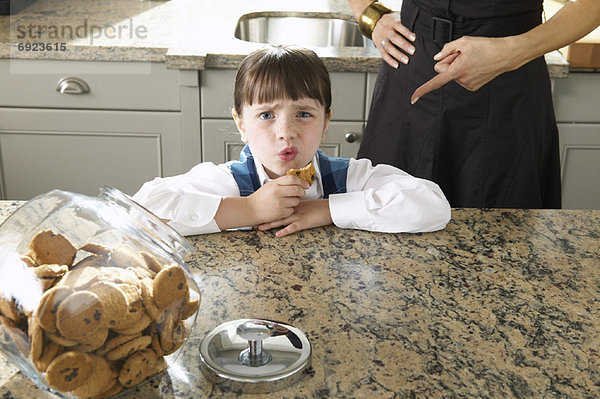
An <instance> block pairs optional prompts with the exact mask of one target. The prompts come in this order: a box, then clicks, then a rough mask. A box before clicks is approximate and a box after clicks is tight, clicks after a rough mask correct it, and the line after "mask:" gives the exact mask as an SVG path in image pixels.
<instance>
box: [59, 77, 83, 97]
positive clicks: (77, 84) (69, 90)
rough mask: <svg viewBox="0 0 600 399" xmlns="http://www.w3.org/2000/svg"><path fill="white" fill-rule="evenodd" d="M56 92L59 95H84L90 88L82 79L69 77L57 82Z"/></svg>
mask: <svg viewBox="0 0 600 399" xmlns="http://www.w3.org/2000/svg"><path fill="white" fill-rule="evenodd" d="M56 91H57V92H59V93H60V94H85V93H89V92H90V86H88V84H87V83H85V81H83V80H82V79H79V78H76V77H73V76H69V77H66V78H62V79H61V80H59V81H58V83H57V84H56Z"/></svg>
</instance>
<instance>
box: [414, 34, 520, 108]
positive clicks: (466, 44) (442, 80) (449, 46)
mask: <svg viewBox="0 0 600 399" xmlns="http://www.w3.org/2000/svg"><path fill="white" fill-rule="evenodd" d="M433 59H434V60H435V61H437V63H436V64H435V65H434V67H433V69H434V70H435V71H436V72H437V73H438V74H437V75H436V76H434V77H433V78H432V79H430V80H429V81H427V82H425V83H424V84H423V85H421V86H420V87H419V88H417V90H415V92H414V93H413V95H412V96H411V98H410V102H411V103H412V104H414V103H416V102H417V100H418V99H419V98H421V97H423V96H424V95H425V94H427V93H429V92H431V91H433V90H437V89H439V88H440V87H442V86H444V85H445V84H446V83H448V82H451V81H453V80H455V81H456V82H457V83H458V84H459V85H461V86H462V87H464V88H465V89H467V90H469V91H476V90H479V88H481V86H483V85H484V84H486V83H488V82H489V81H491V80H492V79H494V78H495V77H496V76H498V75H500V74H501V73H503V72H506V71H509V70H512V69H514V68H513V67H512V66H511V64H510V59H511V52H510V50H509V47H508V42H507V41H506V39H505V38H491V37H471V36H463V37H461V38H460V39H457V40H454V41H452V42H450V43H446V45H444V47H443V48H442V51H440V52H439V53H438V54H436V55H435V56H434V57H433Z"/></svg>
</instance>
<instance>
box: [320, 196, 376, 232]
mask: <svg viewBox="0 0 600 399" xmlns="http://www.w3.org/2000/svg"><path fill="white" fill-rule="evenodd" d="M329 212H330V213H331V220H333V224H335V225H336V226H337V227H340V228H342V229H364V230H369V229H370V227H371V220H370V218H369V211H368V210H367V204H366V200H365V192H363V191H355V192H351V193H345V194H332V195H330V196H329Z"/></svg>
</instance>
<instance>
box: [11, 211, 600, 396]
mask: <svg viewBox="0 0 600 399" xmlns="http://www.w3.org/2000/svg"><path fill="white" fill-rule="evenodd" d="M17 205H18V204H17V203H13V202H8V201H4V202H0V220H4V218H6V217H7V216H8V215H9V214H10V213H11V212H13V211H14V210H15V209H16V207H17ZM189 240H190V241H191V242H192V243H193V245H194V248H195V251H194V254H193V256H192V258H191V260H190V262H189V266H190V268H191V269H192V270H193V272H194V273H195V274H196V275H197V276H198V277H199V279H200V288H201V290H202V294H203V299H202V304H201V307H200V317H199V320H198V322H197V323H196V327H195V330H194V332H193V334H192V335H191V337H190V339H189V341H188V343H187V345H186V346H185V347H184V350H183V353H182V355H181V356H180V357H179V358H178V359H177V361H176V363H175V365H174V366H172V367H171V368H170V369H169V370H168V371H167V372H166V373H163V374H160V375H158V376H155V377H154V378H153V379H151V380H150V381H149V382H147V383H145V384H143V385H142V386H140V387H138V388H136V389H135V390H133V391H130V392H127V393H125V395H124V396H123V397H124V398H136V399H137V398H140V399H141V398H201V397H225V398H234V397H238V393H236V392H228V391H227V390H225V391H223V390H222V389H221V387H219V386H213V385H211V384H210V383H208V382H207V381H206V380H205V379H204V377H203V376H202V374H201V371H200V364H199V357H198V346H199V343H200V340H201V338H202V337H203V336H204V335H205V334H207V333H208V332H209V331H210V330H212V329H213V328H214V327H215V326H217V325H219V324H221V323H223V322H225V321H229V320H234V319H239V318H247V317H258V318H268V319H274V320H279V321H283V322H287V323H289V324H291V325H294V326H296V327H298V328H300V329H301V330H303V331H304V332H305V333H306V334H307V336H308V337H309V339H310V341H311V343H312V345H313V366H312V369H311V370H310V372H308V373H307V375H306V376H305V377H304V379H303V380H302V381H301V382H300V383H298V384H297V385H295V386H293V387H290V388H287V389H286V390H283V391H280V392H277V393H273V394H270V395H252V396H251V397H256V398H262V397H269V398H270V397H273V398H296V397H306V398H327V397H340V398H341V397H345V398H392V397H393V398H404V397H407V398H408V397H417V398H438V397H445V398H466V397H478V398H479V397H484V398H506V397H518V398H541V397H547V398H550V397H552V398H555V397H557V398H558V397H570V398H571V397H573V398H579V397H582V398H583V397H587V398H592V397H599V396H600V310H599V309H600V211H567V210H562V211H559V210H553V211H549V210H472V209H455V210H454V211H453V216H452V220H451V221H450V223H449V224H448V226H447V228H446V229H445V230H443V231H439V232H435V233H429V234H377V233H369V232H362V231H352V230H341V229H338V228H335V227H327V228H319V229H314V230H310V231H305V232H301V233H299V234H296V235H294V236H292V237H287V238H284V239H277V238H276V237H275V236H274V234H273V233H272V232H256V231H254V232H230V233H222V234H213V235H207V236H197V237H190V238H189ZM0 397H2V398H43V397H50V395H49V394H47V393H45V392H43V391H41V390H40V389H38V388H37V387H36V386H35V385H34V384H33V383H31V382H29V380H27V379H26V377H24V376H23V375H22V374H21V373H20V372H17V369H16V368H14V367H13V366H10V365H8V364H7V363H6V361H5V360H3V359H1V358H0Z"/></svg>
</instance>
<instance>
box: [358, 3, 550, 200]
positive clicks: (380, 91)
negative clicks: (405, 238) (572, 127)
mask: <svg viewBox="0 0 600 399" xmlns="http://www.w3.org/2000/svg"><path fill="white" fill-rule="evenodd" d="M541 11H542V1H541V0H499V1H492V0H481V1H478V0H470V1H469V0H459V1H455V0H438V1H436V0H404V1H403V4H402V11H401V20H402V23H403V24H404V25H405V26H407V27H408V28H409V29H410V30H412V31H413V32H414V33H415V34H416V36H417V40H416V42H415V43H414V45H415V47H416V52H415V54H414V55H412V56H411V57H410V62H409V63H408V65H404V64H402V63H400V66H399V67H398V69H394V68H392V67H390V66H389V65H388V64H387V63H385V62H382V65H381V68H380V70H379V74H378V76H377V81H376V83H375V91H374V93H373V101H372V105H371V109H370V111H369V120H368V123H367V127H366V131H365V135H364V138H363V140H362V143H361V146H360V149H359V152H358V157H359V158H369V159H371V160H372V161H373V163H374V164H379V163H386V164H390V165H394V166H397V167H399V168H400V169H403V170H405V171H406V172H408V173H410V174H412V175H414V176H417V177H421V178H425V179H429V180H432V181H434V182H436V183H438V184H439V185H440V187H441V188H442V190H443V191H444V194H445V195H446V197H447V198H448V201H449V202H450V204H451V205H452V206H453V207H477V208H492V207H494V208H560V201H561V198H560V197H561V194H560V164H559V152H558V151H559V149H558V129H557V126H556V121H555V118H554V110H553V106H552V96H551V90H550V77H549V74H548V68H547V65H546V62H545V60H544V57H540V58H538V59H535V60H533V61H531V62H529V63H528V64H526V65H524V66H522V67H521V68H519V69H517V70H515V71H511V72H506V73H503V74H501V75H499V76H498V77H496V78H495V79H494V80H492V81H491V82H489V83H487V84H486V85H484V86H483V87H481V88H480V89H479V90H477V91H475V92H470V91H468V90H467V89H465V88H463V87H462V86H460V85H459V84H458V83H456V82H450V83H448V84H446V85H445V86H443V87H442V88H440V89H438V90H435V91H433V92H430V93H428V94H427V95H425V96H423V97H422V98H421V99H420V100H419V101H418V102H417V103H416V104H415V105H411V104H410V96H411V95H412V93H413V92H414V91H415V90H416V88H417V87H419V86H420V85H422V84H423V83H425V82H426V81H428V80H429V79H431V78H432V77H433V76H435V75H436V72H435V71H434V70H433V65H434V63H435V62H434V61H433V56H434V55H435V54H436V53H438V52H439V51H440V50H441V49H442V47H443V45H444V44H445V43H447V42H448V41H451V40H454V39H457V38H459V37H461V36H464V35H468V36H487V37H502V36H509V35H516V34H520V33H523V32H526V31H528V30H530V29H531V28H533V27H535V26H536V25H539V24H540V23H541ZM506 56H507V57H510V54H507V55H506Z"/></svg>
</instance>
